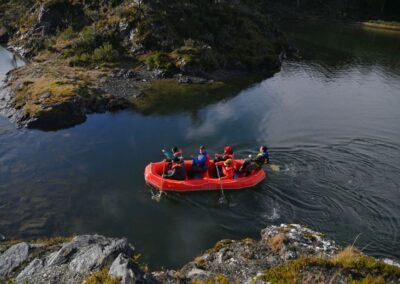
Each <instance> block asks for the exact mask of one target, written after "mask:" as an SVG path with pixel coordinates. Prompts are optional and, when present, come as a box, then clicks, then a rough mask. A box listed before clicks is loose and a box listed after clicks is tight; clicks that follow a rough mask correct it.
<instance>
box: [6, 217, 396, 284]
mask: <svg viewBox="0 0 400 284" xmlns="http://www.w3.org/2000/svg"><path fill="white" fill-rule="evenodd" d="M0 252H2V253H1V254H0V282H1V279H2V278H3V279H9V280H12V281H14V282H16V283H26V282H27V281H28V282H29V283H82V282H83V283H85V282H87V283H124V284H128V283H193V282H195V283H230V282H239V283H276V282H279V283H301V282H304V281H308V282H309V283H314V282H318V283H352V281H354V280H357V281H369V282H368V283H375V282H379V283H398V281H399V280H400V265H399V264H397V263H396V262H394V261H390V260H385V261H382V260H377V259H375V258H373V257H369V256H365V255H363V254H362V253H361V252H360V251H358V250H357V249H355V248H353V247H347V248H346V249H342V248H341V247H339V246H338V245H337V244H336V243H335V242H334V241H331V240H328V239H327V238H325V237H324V236H323V234H321V233H318V232H315V231H313V230H311V229H308V228H306V227H303V226H300V225H296V224H291V225H286V224H282V225H280V226H269V227H267V228H265V229H264V230H262V231H261V238H260V240H253V239H244V240H239V241H235V240H222V241H220V242H218V243H217V244H216V245H215V246H214V247H213V248H211V249H209V250H207V251H206V252H205V253H204V254H202V255H200V256H198V257H196V258H195V259H194V260H193V261H191V262H189V263H188V264H186V265H184V266H183V267H182V268H181V269H179V270H164V271H155V272H148V271H147V269H145V268H141V266H140V265H139V264H138V263H137V260H136V259H137V257H135V249H134V247H133V246H132V245H130V244H129V243H128V242H127V240H126V239H115V238H106V237H103V236H98V235H82V236H76V237H74V238H73V239H58V241H54V240H53V241H52V240H47V241H37V242H30V243H18V244H14V245H11V244H10V245H7V244H6V243H3V244H1V243H0ZM307 279H308V280H307Z"/></svg>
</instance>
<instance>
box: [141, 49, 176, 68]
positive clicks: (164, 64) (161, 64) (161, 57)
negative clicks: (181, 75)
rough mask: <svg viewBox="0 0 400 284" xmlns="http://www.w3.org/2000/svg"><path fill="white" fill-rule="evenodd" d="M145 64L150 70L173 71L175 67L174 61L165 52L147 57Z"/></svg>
mask: <svg viewBox="0 0 400 284" xmlns="http://www.w3.org/2000/svg"><path fill="white" fill-rule="evenodd" d="M144 61H145V63H146V65H147V66H149V67H150V68H161V69H167V70H168V69H171V68H173V67H174V64H173V62H172V59H171V58H170V57H169V56H168V54H166V53H163V52H155V53H153V54H149V55H147V56H146V57H145V60H144Z"/></svg>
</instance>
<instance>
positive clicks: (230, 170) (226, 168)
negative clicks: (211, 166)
mask: <svg viewBox="0 0 400 284" xmlns="http://www.w3.org/2000/svg"><path fill="white" fill-rule="evenodd" d="M215 165H216V166H217V167H222V172H223V175H224V176H223V177H221V179H233V178H234V176H235V168H234V167H233V162H232V160H231V159H228V160H226V161H220V162H217V163H215Z"/></svg>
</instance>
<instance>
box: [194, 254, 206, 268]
mask: <svg viewBox="0 0 400 284" xmlns="http://www.w3.org/2000/svg"><path fill="white" fill-rule="evenodd" d="M194 263H195V264H196V266H197V267H198V268H200V269H204V268H206V264H207V262H206V260H205V259H204V257H202V256H198V257H196V258H195V259H194Z"/></svg>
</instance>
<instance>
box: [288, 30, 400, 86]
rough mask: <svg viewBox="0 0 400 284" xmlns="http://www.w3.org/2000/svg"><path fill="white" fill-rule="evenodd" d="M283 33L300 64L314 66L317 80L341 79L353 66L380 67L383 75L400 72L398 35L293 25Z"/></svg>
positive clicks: (394, 33) (399, 33)
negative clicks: (296, 54)
mask: <svg viewBox="0 0 400 284" xmlns="http://www.w3.org/2000/svg"><path fill="white" fill-rule="evenodd" d="M286 30H287V33H288V35H289V38H290V39H291V40H292V41H293V42H294V43H295V44H296V46H297V47H298V49H299V50H300V55H301V57H302V60H301V61H303V63H305V64H307V65H313V66H315V67H316V68H314V70H315V71H316V72H320V74H319V75H320V76H321V75H324V76H326V77H328V78H332V77H337V76H341V75H342V74H343V71H346V70H351V69H353V68H354V66H355V65H357V66H358V67H360V68H361V69H364V67H367V66H368V68H371V66H374V68H375V67H379V68H380V69H382V71H383V72H384V73H392V72H393V71H394V70H400V32H397V31H388V30H379V29H369V28H365V27H362V26H361V25H357V24H354V25H348V24H347V25H345V24H339V23H335V24H331V23H329V24H328V23H321V24H319V25H316V24H315V23H312V24H308V23H296V24H293V25H291V26H290V27H287V28H286ZM300 31H301V32H300ZM368 68H367V69H365V71H366V72H368Z"/></svg>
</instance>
